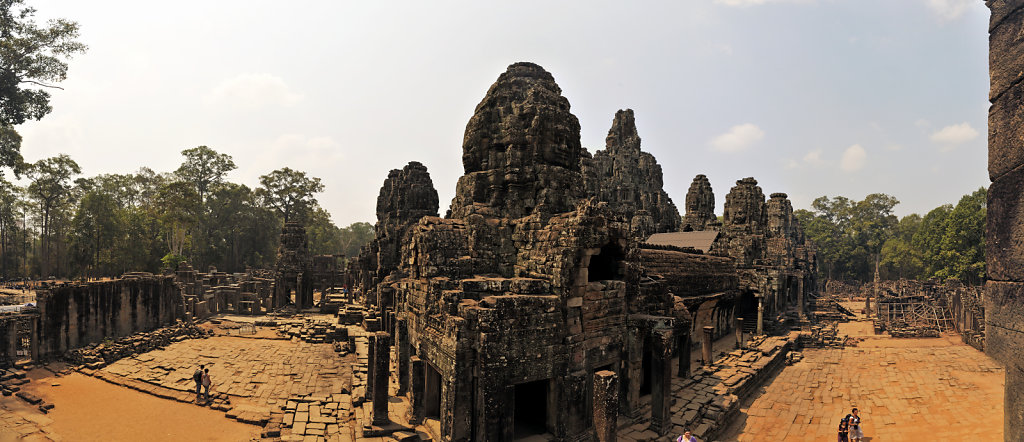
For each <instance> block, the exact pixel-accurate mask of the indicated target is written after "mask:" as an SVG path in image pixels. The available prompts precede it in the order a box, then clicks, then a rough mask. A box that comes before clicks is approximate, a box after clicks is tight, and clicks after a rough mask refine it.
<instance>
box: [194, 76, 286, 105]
mask: <svg viewBox="0 0 1024 442" xmlns="http://www.w3.org/2000/svg"><path fill="white" fill-rule="evenodd" d="M301 99H302V94H299V93H297V92H295V91H293V90H292V89H291V87H289V86H288V84H287V83H285V82H284V80H282V79H281V77H278V76H275V75H272V74H267V73H255V74H253V73H246V74H240V75H238V76H235V77H232V78H229V79H227V80H224V81H222V82H221V83H220V84H218V85H217V86H216V87H214V88H213V89H212V90H211V91H210V92H209V93H208V94H206V97H205V100H206V102H207V103H211V104H220V103H226V104H230V105H233V106H237V107H241V108H245V109H261V108H264V107H271V106H291V105H293V104H295V103H298V102H299V100H301Z"/></svg>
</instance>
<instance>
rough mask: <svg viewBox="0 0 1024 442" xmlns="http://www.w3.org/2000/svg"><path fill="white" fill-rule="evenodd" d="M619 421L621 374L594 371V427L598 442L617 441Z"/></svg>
mask: <svg viewBox="0 0 1024 442" xmlns="http://www.w3.org/2000/svg"><path fill="white" fill-rule="evenodd" d="M618 423H619V375H617V374H615V372H613V371H609V370H602V371H599V372H597V373H594V429H595V430H596V431H597V440H598V442H615V436H616V433H617V430H618Z"/></svg>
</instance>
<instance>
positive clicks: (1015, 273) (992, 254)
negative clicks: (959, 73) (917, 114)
mask: <svg viewBox="0 0 1024 442" xmlns="http://www.w3.org/2000/svg"><path fill="white" fill-rule="evenodd" d="M987 4H988V7H989V8H990V9H991V10H992V17H991V21H990V24H989V75H990V77H991V84H990V91H989V100H990V101H991V102H992V107H991V108H990V109H989V116H988V159H989V162H988V172H989V179H991V180H992V184H991V186H990V187H989V191H988V218H987V228H986V234H985V247H986V250H985V255H986V264H987V272H988V275H987V276H988V282H987V283H986V294H985V298H986V305H985V313H986V314H985V329H986V331H987V340H986V345H985V351H986V352H987V353H988V354H989V355H990V356H992V357H993V358H995V359H996V360H998V361H999V362H1001V363H1003V364H1005V365H1006V394H1005V396H1004V405H1005V406H1004V411H1003V413H1004V434H1005V439H1006V440H1008V441H1020V440H1024V433H1022V432H1021V431H1020V428H1021V426H1024V314H1022V312H1024V167H1022V166H1024V147H1022V146H1021V140H1022V139H1024V133H1022V132H1024V129H1022V128H1024V124H1022V122H1024V106H1022V100H1024V83H1022V82H1021V79H1022V78H1024V43H1022V42H1021V39H1020V34H1021V31H1022V30H1024V1H1022V0H989V1H988V2H987Z"/></svg>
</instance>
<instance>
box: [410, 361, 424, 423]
mask: <svg viewBox="0 0 1024 442" xmlns="http://www.w3.org/2000/svg"><path fill="white" fill-rule="evenodd" d="M424 369H425V365H424V364H423V361H422V360H420V358H419V357H418V356H411V357H409V389H410V390H411V392H412V397H411V399H412V401H411V402H412V406H411V407H409V423H410V424H413V425H416V424H419V423H422V422H423V416H424V415H423V411H424V409H423V395H424V394H425V393H426V391H425V390H426V388H425V387H426V382H425V381H426V372H425V371H424Z"/></svg>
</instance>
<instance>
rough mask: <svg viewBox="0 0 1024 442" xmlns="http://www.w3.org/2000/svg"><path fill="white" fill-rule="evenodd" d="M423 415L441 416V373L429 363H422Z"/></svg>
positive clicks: (435, 417)
mask: <svg viewBox="0 0 1024 442" xmlns="http://www.w3.org/2000/svg"><path fill="white" fill-rule="evenodd" d="M423 370H424V371H425V372H426V373H424V376H423V415H424V416H426V417H427V418H434V419H440V418H441V373H438V371H437V370H435V369H434V367H432V366H431V365H430V364H423Z"/></svg>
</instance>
